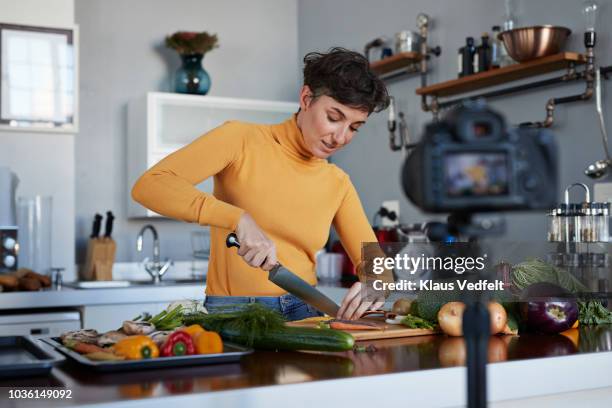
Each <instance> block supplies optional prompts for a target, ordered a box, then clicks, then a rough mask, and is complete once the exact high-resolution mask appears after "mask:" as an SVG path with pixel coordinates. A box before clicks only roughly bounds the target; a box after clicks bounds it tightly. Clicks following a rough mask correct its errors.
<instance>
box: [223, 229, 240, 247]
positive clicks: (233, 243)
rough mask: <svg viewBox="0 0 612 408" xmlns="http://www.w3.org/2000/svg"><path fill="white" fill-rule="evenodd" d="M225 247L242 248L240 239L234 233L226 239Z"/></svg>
mask: <svg viewBox="0 0 612 408" xmlns="http://www.w3.org/2000/svg"><path fill="white" fill-rule="evenodd" d="M225 246H227V247H228V248H231V247H236V248H240V242H238V237H237V236H236V234H234V233H233V232H230V233H229V234H227V238H226V239H225Z"/></svg>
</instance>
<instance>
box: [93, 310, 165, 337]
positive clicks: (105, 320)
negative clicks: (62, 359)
mask: <svg viewBox="0 0 612 408" xmlns="http://www.w3.org/2000/svg"><path fill="white" fill-rule="evenodd" d="M166 307H168V303H136V304H126V305H101V306H85V307H83V309H82V319H83V328H85V329H96V330H97V331H99V332H101V333H102V332H107V331H110V330H117V329H119V328H120V327H121V325H122V324H123V321H124V320H132V319H134V318H135V317H136V316H138V315H140V314H142V313H143V312H147V313H150V314H151V315H156V314H157V313H159V312H161V311H162V310H164V309H165V308H166Z"/></svg>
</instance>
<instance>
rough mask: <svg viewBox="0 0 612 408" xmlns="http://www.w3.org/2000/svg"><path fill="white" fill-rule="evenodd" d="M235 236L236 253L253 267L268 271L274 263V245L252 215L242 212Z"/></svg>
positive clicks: (275, 260)
mask: <svg viewBox="0 0 612 408" xmlns="http://www.w3.org/2000/svg"><path fill="white" fill-rule="evenodd" d="M236 236H237V237H238V242H240V248H238V255H240V256H241V257H242V258H243V259H244V260H245V262H246V263H248V264H249V265H251V266H252V267H254V268H261V269H263V270H264V271H269V270H270V269H272V268H273V267H274V265H276V263H277V262H278V260H277V259H276V245H274V242H272V240H271V239H270V238H268V237H267V236H266V234H264V233H263V231H262V230H261V228H259V226H258V225H257V223H255V220H254V219H253V217H251V216H250V215H249V214H247V213H246V212H245V213H244V214H242V216H241V217H240V220H239V221H238V225H237V226H236Z"/></svg>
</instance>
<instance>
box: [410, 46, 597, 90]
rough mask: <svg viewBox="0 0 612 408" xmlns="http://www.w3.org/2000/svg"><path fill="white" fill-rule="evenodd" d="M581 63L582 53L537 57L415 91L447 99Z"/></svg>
mask: <svg viewBox="0 0 612 408" xmlns="http://www.w3.org/2000/svg"><path fill="white" fill-rule="evenodd" d="M585 62H586V58H585V56H584V55H582V54H579V53H576V52H562V53H559V54H555V55H549V56H547V57H542V58H538V59H535V60H533V61H529V62H524V63H521V64H514V65H510V66H507V67H503V68H498V69H493V70H490V71H486V72H482V73H479V74H474V75H470V76H467V77H463V78H458V79H453V80H450V81H445V82H440V83H438V84H434V85H430V86H426V87H423V88H418V89H417V90H416V93H417V95H421V96H425V95H430V96H435V97H448V96H453V95H457V94H461V93H466V92H471V91H475V90H478V89H482V88H486V87H490V86H495V85H501V84H505V83H507V82H511V81H517V80H519V79H524V78H528V77H532V76H536V75H542V74H546V73H549V72H553V71H558V70H561V69H567V68H569V67H570V66H571V65H578V64H584V63H585Z"/></svg>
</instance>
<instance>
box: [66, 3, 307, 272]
mask: <svg viewBox="0 0 612 408" xmlns="http://www.w3.org/2000/svg"><path fill="white" fill-rule="evenodd" d="M75 13H76V21H77V22H78V24H80V26H81V134H80V136H79V138H78V139H77V141H76V147H75V157H76V197H77V198H76V219H77V225H76V234H77V250H78V253H79V256H78V257H77V260H81V259H82V256H83V255H82V254H83V247H84V245H85V242H86V238H87V236H88V234H89V230H90V228H91V221H92V219H93V215H94V213H96V212H105V211H106V210H108V209H111V210H112V211H113V212H115V214H116V217H117V218H116V227H115V233H114V236H115V239H116V240H117V260H118V261H134V260H137V259H138V257H137V254H136V253H135V240H136V234H137V232H138V230H139V229H140V227H141V226H142V225H144V224H145V223H147V221H134V220H130V221H128V220H127V217H126V203H127V199H128V197H127V193H126V190H127V185H126V180H127V175H126V163H127V160H129V158H128V157H126V138H127V137H129V135H127V134H126V105H127V103H128V102H129V101H130V100H132V99H135V98H138V97H140V96H142V95H144V94H145V93H146V92H148V91H169V90H170V89H171V87H170V83H169V78H170V75H171V73H173V72H174V71H175V70H176V69H177V68H178V65H179V58H178V56H177V55H176V53H175V52H174V51H172V50H167V49H165V47H164V46H163V45H162V44H163V39H164V37H165V36H166V35H167V34H171V33H173V32H175V31H178V30H186V31H203V30H206V31H208V32H210V33H217V34H218V37H219V43H220V48H218V49H215V50H213V51H212V52H211V53H210V54H208V55H206V57H205V58H204V66H205V68H206V69H207V70H208V72H209V74H210V75H211V78H212V88H211V92H210V95H215V96H226V97H237V98H256V99H269V100H296V99H297V92H298V88H297V86H298V82H299V71H298V65H297V61H298V56H297V28H296V26H297V14H296V13H297V3H296V0H289V1H288V0H258V1H249V0H230V1H223V2H220V1H214V0H206V1H202V0H181V1H176V2H171V1H164V0H130V1H125V0H87V1H85V0H79V1H76V4H75ZM195 136H197V135H194V137H195ZM152 223H153V224H154V225H155V226H156V227H157V228H158V230H159V231H160V235H161V245H162V257H165V256H169V257H171V258H173V259H175V260H181V259H190V253H191V250H190V241H189V232H190V231H192V230H196V229H198V228H199V227H198V226H196V225H188V224H183V223H178V222H175V221H169V220H165V221H164V220H161V221H160V220H153V222H152Z"/></svg>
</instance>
